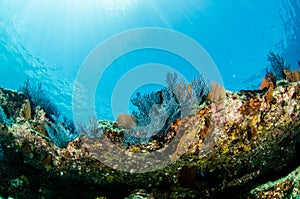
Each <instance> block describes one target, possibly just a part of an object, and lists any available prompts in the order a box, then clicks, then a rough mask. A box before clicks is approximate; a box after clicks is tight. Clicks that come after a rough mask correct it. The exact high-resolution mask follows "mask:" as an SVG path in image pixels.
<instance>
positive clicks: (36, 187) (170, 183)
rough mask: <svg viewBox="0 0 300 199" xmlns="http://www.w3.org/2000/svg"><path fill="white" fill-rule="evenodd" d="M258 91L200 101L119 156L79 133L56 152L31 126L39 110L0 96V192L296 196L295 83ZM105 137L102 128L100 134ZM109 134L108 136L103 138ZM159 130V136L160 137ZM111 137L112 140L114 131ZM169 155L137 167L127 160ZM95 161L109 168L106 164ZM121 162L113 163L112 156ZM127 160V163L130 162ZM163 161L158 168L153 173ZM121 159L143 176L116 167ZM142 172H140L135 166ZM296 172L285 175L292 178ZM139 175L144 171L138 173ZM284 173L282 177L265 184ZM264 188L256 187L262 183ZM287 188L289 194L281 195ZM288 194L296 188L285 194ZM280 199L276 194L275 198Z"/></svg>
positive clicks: (41, 117)
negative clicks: (3, 117) (163, 136)
mask: <svg viewBox="0 0 300 199" xmlns="http://www.w3.org/2000/svg"><path fill="white" fill-rule="evenodd" d="M266 92H267V89H263V90H257V91H240V92H230V91H226V97H225V98H224V99H223V98H222V100H221V101H222V103H213V102H210V101H207V102H206V103H205V105H204V106H202V107H198V108H197V109H196V110H195V111H194V114H192V115H190V116H188V117H186V118H181V119H178V120H176V121H175V122H174V123H173V124H172V126H171V128H170V133H172V136H170V137H168V138H167V141H166V142H164V143H163V144H161V143H158V142H157V141H155V140H153V141H150V142H149V143H141V144H139V145H136V146H130V147H124V146H123V148H122V146H121V145H120V146H118V144H117V143H116V145H115V146H114V147H119V148H120V150H121V152H122V153H124V154H127V155H128V154H129V155H128V156H126V157H127V158H126V159H122V158H120V156H118V154H111V153H106V151H107V149H108V148H109V147H113V146H112V145H113V144H112V143H111V142H103V140H105V139H106V138H107V137H106V135H107V134H105V133H103V134H102V137H101V138H88V137H86V136H80V137H78V138H76V139H75V140H74V141H72V142H70V143H69V144H68V145H67V146H66V147H64V148H59V147H57V146H56V145H55V144H53V143H52V142H51V140H50V139H49V137H48V136H47V133H45V132H44V130H42V128H41V127H43V126H44V124H45V123H47V122H48V120H47V118H46V115H45V113H44V111H43V110H42V109H39V110H36V111H35V113H34V116H33V117H29V114H28V113H24V111H25V112H26V110H28V108H26V106H28V100H27V99H26V97H25V96H24V95H22V94H20V93H17V92H14V91H10V90H5V89H0V100H1V101H0V102H1V106H2V108H3V110H4V113H5V114H7V118H10V117H12V118H13V119H14V122H13V123H12V124H4V123H1V124H0V144H1V148H2V150H1V151H2V153H3V154H4V155H3V156H0V157H1V161H0V162H1V167H0V168H1V169H0V178H1V180H0V195H1V196H2V197H9V196H11V197H13V198H26V197H27V198H28V197H35V198H39V197H44V198H71V197H73V198H97V197H98V198H101V197H102V198H124V197H128V198H134V196H140V198H217V197H223V198H224V197H225V196H230V197H231V198H246V197H248V198H261V197H263V196H267V195H268V193H273V192H274V193H275V192H276V190H277V187H280V194H281V195H282V196H284V197H286V196H290V197H292V196H295V195H297V194H298V193H299V191H298V190H297V189H296V188H297V187H299V185H298V184H299V177H297V178H295V179H292V178H291V177H290V175H288V171H289V169H290V172H292V170H293V169H296V168H297V166H299V165H300V164H299V162H297V159H298V158H299V145H298V144H299V134H300V131H299V129H300V112H299V110H300V82H299V81H298V82H292V83H290V82H287V81H281V82H279V83H277V86H276V87H274V89H273V91H272V92H271V94H269V95H271V97H270V96H268V97H266ZM106 131H107V130H106ZM112 132H113V130H111V133H112ZM170 133H167V135H170ZM116 134H117V133H116ZM166 150H168V151H169V154H170V155H169V156H164V157H161V158H160V159H158V160H157V162H147V164H142V163H141V162H143V161H141V160H142V159H137V158H136V157H139V156H137V155H136V154H139V153H140V154H151V153H152V152H153V151H159V152H160V151H162V152H164V151H166ZM99 157H101V158H104V157H105V161H106V160H108V161H112V162H115V166H113V167H110V166H107V164H106V162H105V161H103V160H102V159H101V158H99ZM122 157H123V156H122ZM130 157H132V159H131V158H130ZM159 161H165V162H167V163H168V164H165V166H164V167H159V168H157V169H151V170H147V168H154V167H155V165H159V164H160V163H161V162H159ZM125 162H131V163H132V165H136V167H137V168H140V170H141V171H143V172H135V170H134V169H133V170H130V171H128V172H124V171H122V169H123V170H126V168H124V167H126V164H125ZM143 167H145V168H143ZM297 170H299V169H298V168H297V169H296V171H295V172H294V173H293V174H291V175H294V176H298V174H297ZM146 171H147V172H146ZM284 175H287V177H286V178H285V179H286V180H285V181H284V180H281V181H275V180H276V178H280V177H282V176H284ZM269 180H272V181H275V182H274V183H273V184H272V185H270V184H267V185H265V186H258V185H260V184H264V183H266V182H267V181H269ZM291 187H294V188H291ZM295 187H296V188H295ZM278 198H280V197H278Z"/></svg>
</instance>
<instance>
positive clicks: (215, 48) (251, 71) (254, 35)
mask: <svg viewBox="0 0 300 199" xmlns="http://www.w3.org/2000/svg"><path fill="white" fill-rule="evenodd" d="M299 18H300V1H298V0H270V1H267V0H265V1H262V0H223V1H216V0H184V1H183V0H163V1H155V0H85V1H81V0H43V1H41V0H1V1H0V86H1V87H6V88H11V89H18V88H19V86H20V85H21V84H22V83H23V82H24V80H26V79H29V80H30V81H31V82H32V83H33V84H35V83H36V82H41V83H42V84H43V87H44V88H45V90H47V93H48V94H49V96H51V97H52V99H53V101H54V102H55V103H56V104H57V105H58V107H59V108H60V110H61V111H62V112H63V113H64V114H66V115H68V116H70V117H71V116H72V93H73V84H74V81H75V79H76V75H77V73H78V71H79V69H80V67H81V64H82V63H83V62H84V60H85V58H86V57H87V56H88V55H89V53H90V52H91V51H92V50H93V49H94V48H95V47H96V46H97V45H99V44H100V43H101V42H103V41H105V40H106V39H108V38H110V37H112V36H113V35H115V34H118V33H121V32H124V31H128V30H132V29H135V28H143V27H160V28H168V29H172V30H176V31H178V32H181V33H183V34H186V35H187V36H189V37H191V38H193V39H194V40H195V41H197V42H198V43H199V44H201V45H202V46H203V47H204V48H205V50H206V51H207V52H208V53H209V55H210V56H211V58H212V59H213V60H214V62H215V63H216V65H217V67H218V69H219V71H220V73H221V75H222V78H223V82H224V85H225V87H226V89H228V90H240V89H256V88H257V87H258V85H259V82H260V81H261V79H262V78H263V76H264V75H265V70H266V67H267V66H268V62H267V54H268V52H269V51H270V50H272V51H274V52H276V53H279V54H280V55H282V56H283V57H284V59H285V60H286V61H287V63H288V64H290V65H291V67H292V68H296V67H298V66H297V61H298V59H299V58H300V42H299V41H300V39H299V38H300V19H299ZM151 62H156V63H161V64H165V65H170V66H174V67H175V68H176V67H177V68H180V70H181V72H182V73H183V74H184V76H185V77H187V78H188V79H189V78H192V77H193V76H194V73H193V70H191V69H190V68H191V67H190V66H189V64H188V63H186V62H185V61H184V60H181V59H179V58H178V57H176V56H174V55H172V54H170V53H166V52H161V51H158V50H151V49H145V50H141V51H137V52H133V53H129V54H127V55H126V56H122V57H120V58H119V59H118V60H117V61H116V62H114V64H112V66H111V67H110V69H109V70H107V72H106V74H105V75H103V77H102V78H101V80H100V82H99V85H98V87H99V88H98V89H97V93H96V102H95V104H96V107H97V113H98V117H99V118H101V119H113V116H112V114H111V107H110V105H111V104H110V100H111V99H110V98H111V93H109V92H108V91H110V90H111V89H112V88H113V87H114V85H115V83H116V82H117V81H118V79H119V78H120V77H121V76H122V75H123V73H126V71H128V70H130V68H133V67H134V66H136V65H139V64H145V63H151ZM148 75H149V74H145V76H148ZM128 84H130V81H128ZM150 88H151V89H153V88H156V87H155V86H154V87H153V85H152V87H150ZM150 88H149V87H145V86H144V90H145V89H146V90H147V89H148V90H151V89H150ZM106 92H107V93H106ZM99 93H100V94H99ZM106 94H107V97H106V98H105V99H104V98H103V96H106ZM99 96H101V97H99ZM100 98H101V99H100ZM118 99H119V100H128V99H122V96H119V98H118Z"/></svg>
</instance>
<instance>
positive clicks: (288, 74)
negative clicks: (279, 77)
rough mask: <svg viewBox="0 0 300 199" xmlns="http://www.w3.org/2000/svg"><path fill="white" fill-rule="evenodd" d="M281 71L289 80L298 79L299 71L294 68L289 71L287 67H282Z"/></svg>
mask: <svg viewBox="0 0 300 199" xmlns="http://www.w3.org/2000/svg"><path fill="white" fill-rule="evenodd" d="M283 73H284V75H285V77H286V78H287V79H288V80H290V81H291V82H297V81H298V80H299V72H298V71H297V70H294V71H293V72H291V70H289V69H284V70H283Z"/></svg>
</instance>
